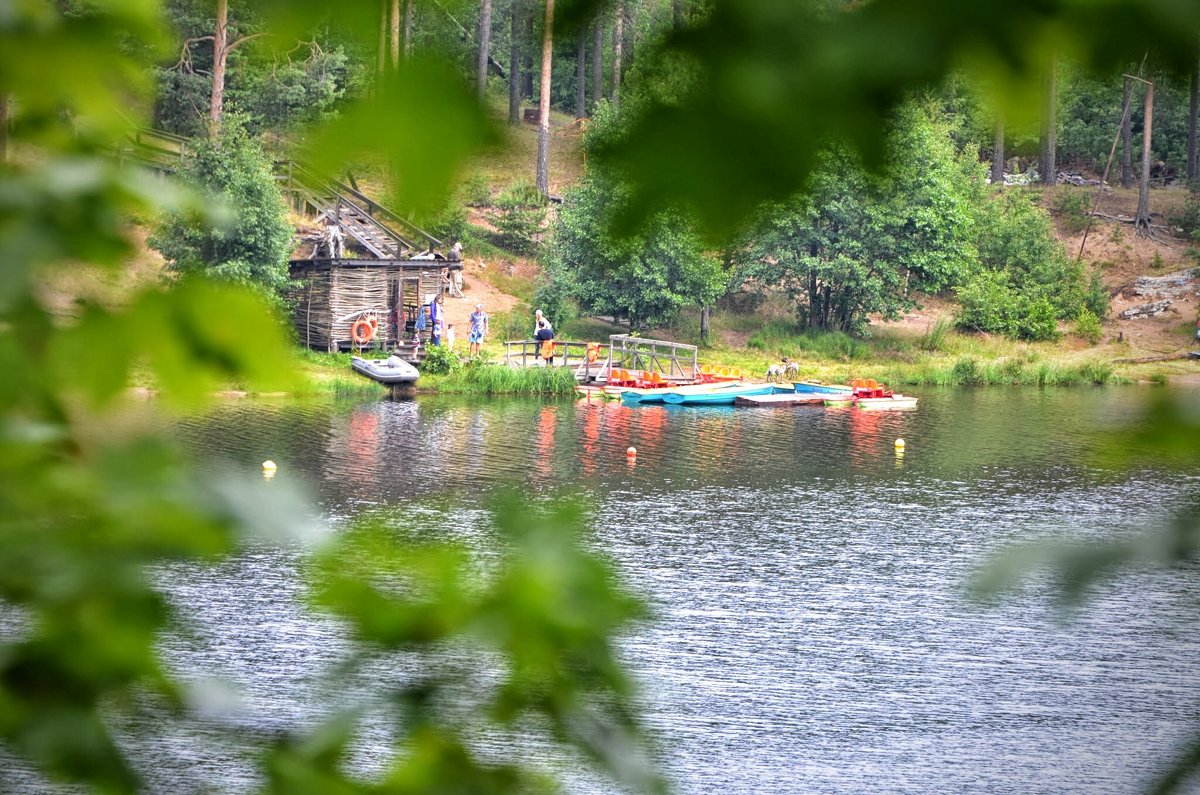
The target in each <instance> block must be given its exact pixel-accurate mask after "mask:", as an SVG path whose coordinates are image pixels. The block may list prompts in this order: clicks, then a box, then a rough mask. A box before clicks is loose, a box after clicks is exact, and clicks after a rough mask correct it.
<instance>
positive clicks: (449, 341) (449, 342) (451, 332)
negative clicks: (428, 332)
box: [446, 323, 454, 350]
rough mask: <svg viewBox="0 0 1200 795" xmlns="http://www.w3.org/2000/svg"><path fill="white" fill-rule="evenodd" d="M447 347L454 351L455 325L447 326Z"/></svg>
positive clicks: (448, 324) (449, 324)
mask: <svg viewBox="0 0 1200 795" xmlns="http://www.w3.org/2000/svg"><path fill="white" fill-rule="evenodd" d="M446 347H447V348H449V349H450V350H454V324H453V323H447V324H446Z"/></svg>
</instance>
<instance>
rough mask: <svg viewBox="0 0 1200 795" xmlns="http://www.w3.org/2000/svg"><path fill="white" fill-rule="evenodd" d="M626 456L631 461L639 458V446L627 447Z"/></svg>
mask: <svg viewBox="0 0 1200 795" xmlns="http://www.w3.org/2000/svg"><path fill="white" fill-rule="evenodd" d="M625 457H626V458H628V459H629V460H630V461H632V460H633V459H635V458H637V448H636V447H630V448H628V449H626V450H625Z"/></svg>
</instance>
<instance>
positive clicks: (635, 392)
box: [577, 379, 917, 410]
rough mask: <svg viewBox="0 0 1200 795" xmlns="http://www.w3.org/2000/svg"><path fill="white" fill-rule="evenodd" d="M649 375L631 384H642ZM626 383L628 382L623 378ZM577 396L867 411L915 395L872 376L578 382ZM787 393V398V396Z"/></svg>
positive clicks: (906, 405)
mask: <svg viewBox="0 0 1200 795" xmlns="http://www.w3.org/2000/svg"><path fill="white" fill-rule="evenodd" d="M647 381H648V379H641V380H640V381H633V382H632V383H640V384H646V383H647ZM625 383H631V381H629V380H626V381H625ZM577 391H578V393H579V395H580V397H584V398H587V399H589V400H590V399H620V400H621V402H622V403H626V404H630V405H646V404H672V405H684V406H731V405H742V406H784V405H788V406H795V405H819V404H823V405H825V406H827V407H831V408H832V407H856V408H860V409H868V410H880V409H911V408H915V407H916V405H917V399H916V398H915V397H911V396H908V395H897V394H895V393H893V392H892V391H890V390H887V389H885V388H884V387H883V385H882V384H879V383H877V382H875V381H865V380H864V381H854V382H853V383H852V384H850V385H845V384H824V383H821V382H819V381H801V382H797V383H794V384H763V383H752V382H746V381H740V380H739V381H709V382H704V383H698V384H684V385H674V384H669V383H666V382H663V381H661V380H659V381H658V382H657V383H654V384H652V385H649V386H618V385H612V384H606V385H604V386H594V385H593V386H579V387H577ZM788 395H792V396H793V398H791V399H789V398H788V397H787V396H788Z"/></svg>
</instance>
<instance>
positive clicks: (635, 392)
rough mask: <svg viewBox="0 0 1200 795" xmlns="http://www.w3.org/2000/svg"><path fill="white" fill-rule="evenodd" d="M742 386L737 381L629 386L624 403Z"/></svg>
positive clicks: (658, 399)
mask: <svg viewBox="0 0 1200 795" xmlns="http://www.w3.org/2000/svg"><path fill="white" fill-rule="evenodd" d="M737 386H742V385H741V384H739V383H738V382H737V381H727V382H721V383H714V384H686V385H684V386H677V387H675V388H674V389H668V388H664V387H659V388H657V389H637V388H629V389H625V390H624V391H622V392H621V402H622V403H663V402H664V401H665V400H666V396H667V395H668V394H670V393H676V394H680V395H691V394H696V393H708V392H713V391H716V390H722V389H733V388H734V387H737Z"/></svg>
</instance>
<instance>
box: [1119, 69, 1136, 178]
mask: <svg viewBox="0 0 1200 795" xmlns="http://www.w3.org/2000/svg"><path fill="white" fill-rule="evenodd" d="M1121 107H1123V108H1130V107H1133V81H1132V80H1130V79H1129V78H1128V77H1127V78H1125V90H1124V91H1123V92H1122V97H1121ZM1121 187H1122V188H1126V189H1128V188H1132V187H1133V114H1132V113H1126V114H1125V115H1124V116H1122V117H1121Z"/></svg>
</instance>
